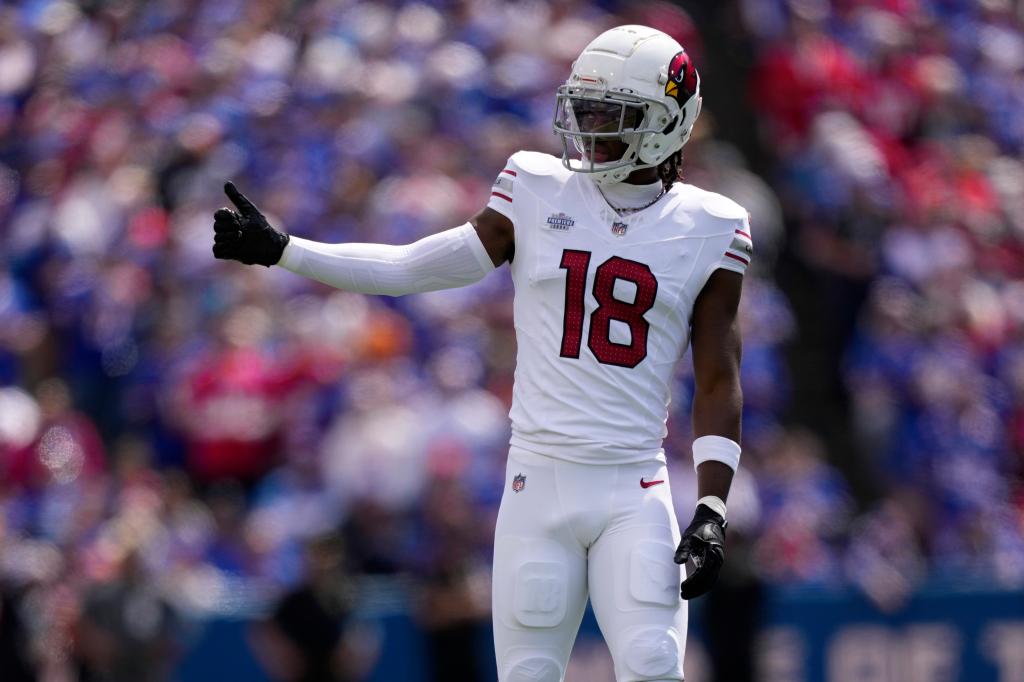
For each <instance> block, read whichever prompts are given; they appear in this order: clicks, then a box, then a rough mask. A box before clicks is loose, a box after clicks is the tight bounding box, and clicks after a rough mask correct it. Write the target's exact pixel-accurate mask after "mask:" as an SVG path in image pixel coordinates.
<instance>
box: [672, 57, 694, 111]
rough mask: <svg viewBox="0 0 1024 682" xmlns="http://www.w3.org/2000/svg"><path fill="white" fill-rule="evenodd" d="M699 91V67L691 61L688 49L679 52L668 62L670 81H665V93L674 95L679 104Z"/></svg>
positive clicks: (681, 104) (684, 102)
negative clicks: (687, 52)
mask: <svg viewBox="0 0 1024 682" xmlns="http://www.w3.org/2000/svg"><path fill="white" fill-rule="evenodd" d="M695 92H697V69H696V68H695V67H694V66H693V62H691V61H690V55H688V54H686V51H685V50H684V51H682V52H677V53H676V54H675V56H674V57H672V61H670V62H669V63H668V81H667V82H666V83H665V94H666V95H668V96H669V97H674V98H675V100H676V101H677V102H679V106H683V105H684V104H686V102H687V100H689V99H690V98H691V97H693V95H694V93H695Z"/></svg>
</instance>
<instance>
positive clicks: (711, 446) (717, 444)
mask: <svg viewBox="0 0 1024 682" xmlns="http://www.w3.org/2000/svg"><path fill="white" fill-rule="evenodd" d="M708 461H715V462H721V463H722V464H724V465H726V466H727V467H729V468H730V469H732V470H733V471H736V468H737V467H738V466H739V465H740V444H739V443H737V442H736V441H734V440H729V439H728V438H724V437H723V436H701V437H700V438H698V439H697V440H695V441H693V468H694V469H696V468H697V467H698V466H700V465H701V464H703V463H704V462H708Z"/></svg>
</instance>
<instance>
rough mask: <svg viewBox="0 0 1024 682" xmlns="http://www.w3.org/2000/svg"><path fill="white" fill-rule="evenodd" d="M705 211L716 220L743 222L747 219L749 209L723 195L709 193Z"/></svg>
mask: <svg viewBox="0 0 1024 682" xmlns="http://www.w3.org/2000/svg"><path fill="white" fill-rule="evenodd" d="M702 205H703V207H704V210H705V211H707V212H708V213H709V214H711V215H713V216H714V217H716V218H724V219H725V220H743V219H744V218H746V217H747V209H745V208H743V207H742V206H740V205H739V204H737V203H736V202H735V201H733V200H732V199H730V198H729V197H724V196H722V195H721V194H715V193H714V192H708V193H707V196H705V197H704V201H703V204H702Z"/></svg>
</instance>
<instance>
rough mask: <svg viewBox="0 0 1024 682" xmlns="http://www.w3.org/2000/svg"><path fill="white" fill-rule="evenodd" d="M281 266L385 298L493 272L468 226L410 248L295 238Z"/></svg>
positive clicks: (458, 284) (446, 286) (459, 283)
mask: <svg viewBox="0 0 1024 682" xmlns="http://www.w3.org/2000/svg"><path fill="white" fill-rule="evenodd" d="M278 265H280V266H281V267H283V268H284V269H285V270H290V271H291V272H294V273H295V274H297V275H303V276H305V277H310V278H312V279H315V280H317V281H318V282H323V283H324V284H328V285H330V286H332V287H337V288H338V289H344V290H346V291H355V292H358V293H362V294H384V295H386V296H402V295H403V294H413V293H420V292H424V291H436V290H438V289H452V288H454V287H462V286H466V285H467V284H472V283H473V282H477V281H479V280H481V279H483V277H484V275H486V274H487V273H489V272H490V271H491V270H493V269H494V263H493V262H491V258H490V256H488V255H487V250H486V249H485V248H484V245H483V243H482V242H481V241H480V237H479V236H478V235H477V233H476V230H475V229H474V228H473V226H472V225H470V224H469V223H466V224H464V225H460V226H459V227H453V228H452V229H450V230H445V231H444V232H439V233H437V234H432V235H430V236H429V237H424V238H423V239H421V240H419V241H417V242H413V243H412V244H407V245H405V246H389V245H386V244H323V243H321V242H313V241H309V240H308V239H299V238H298V237H290V239H289V241H288V245H287V246H286V247H285V249H284V253H283V254H281V260H280V262H278Z"/></svg>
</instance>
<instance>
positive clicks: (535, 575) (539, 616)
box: [512, 559, 568, 680]
mask: <svg viewBox="0 0 1024 682" xmlns="http://www.w3.org/2000/svg"><path fill="white" fill-rule="evenodd" d="M567 587H568V574H567V569H566V566H565V565H564V564H563V563H560V562H557V561H545V560H539V559H538V560H534V561H526V562H524V563H522V564H520V566H519V568H518V570H517V571H516V579H515V583H514V586H513V590H514V593H513V595H512V613H513V615H514V616H515V619H516V620H517V621H518V622H519V624H520V625H523V626H525V627H528V628H553V627H555V626H556V625H558V624H559V623H561V622H562V620H563V619H564V618H565V611H566V602H567V599H568V595H567V594H566V589H567ZM531 660H532V659H531ZM538 660H539V659H538ZM523 679H524V680H532V679H534V678H532V677H524V678H523ZM538 679H540V678H538ZM544 679H546V678H544ZM556 679H557V678H556Z"/></svg>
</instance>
